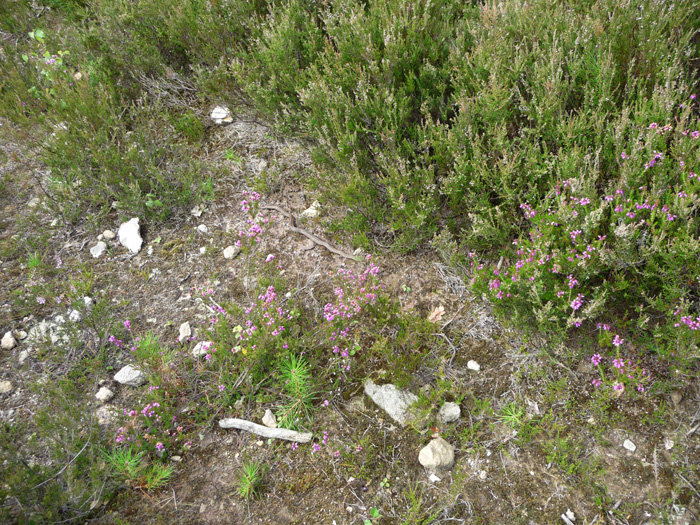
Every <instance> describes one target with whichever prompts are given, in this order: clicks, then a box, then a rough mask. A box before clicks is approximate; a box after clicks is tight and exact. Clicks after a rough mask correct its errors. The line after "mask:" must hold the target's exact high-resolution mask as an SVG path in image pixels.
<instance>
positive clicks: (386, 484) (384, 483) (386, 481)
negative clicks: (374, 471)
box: [379, 477, 389, 489]
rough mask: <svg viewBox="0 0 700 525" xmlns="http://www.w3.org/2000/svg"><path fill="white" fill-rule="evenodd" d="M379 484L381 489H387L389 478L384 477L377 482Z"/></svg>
mask: <svg viewBox="0 0 700 525" xmlns="http://www.w3.org/2000/svg"><path fill="white" fill-rule="evenodd" d="M379 486H380V487H381V488H383V489H388V488H389V478H387V477H385V478H384V479H383V480H381V481H380V482H379Z"/></svg>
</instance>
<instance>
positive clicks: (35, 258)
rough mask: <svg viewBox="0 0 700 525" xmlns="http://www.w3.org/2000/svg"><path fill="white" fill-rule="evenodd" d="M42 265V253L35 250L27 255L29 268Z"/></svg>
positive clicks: (32, 268) (33, 268)
mask: <svg viewBox="0 0 700 525" xmlns="http://www.w3.org/2000/svg"><path fill="white" fill-rule="evenodd" d="M40 265H41V255H39V253H37V252H34V253H31V254H29V256H27V268H29V269H30V270H36V269H37V268H38V267H39V266H40Z"/></svg>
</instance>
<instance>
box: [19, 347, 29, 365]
mask: <svg viewBox="0 0 700 525" xmlns="http://www.w3.org/2000/svg"><path fill="white" fill-rule="evenodd" d="M28 357H29V350H22V351H21V352H20V353H19V364H20V365H23V364H24V362H25V361H26V360H27V358H28Z"/></svg>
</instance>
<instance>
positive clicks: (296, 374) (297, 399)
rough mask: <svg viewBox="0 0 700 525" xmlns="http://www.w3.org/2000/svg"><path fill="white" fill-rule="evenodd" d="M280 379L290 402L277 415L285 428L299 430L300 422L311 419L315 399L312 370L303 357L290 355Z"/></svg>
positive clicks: (281, 370) (282, 368)
mask: <svg viewBox="0 0 700 525" xmlns="http://www.w3.org/2000/svg"><path fill="white" fill-rule="evenodd" d="M280 378H281V380H282V382H283V385H284V391H285V394H286V395H287V398H288V399H289V401H288V402H287V403H285V404H284V405H283V406H282V408H280V410H279V411H278V413H277V417H278V420H279V425H280V426H281V427H283V428H297V426H298V425H299V422H300V421H307V420H310V419H311V403H312V401H313V399H314V395H315V392H314V390H313V376H312V373H311V368H310V367H309V365H308V363H307V362H306V360H304V358H303V357H296V356H295V355H290V356H289V357H288V358H287V359H286V360H284V361H283V362H282V365H281V367H280Z"/></svg>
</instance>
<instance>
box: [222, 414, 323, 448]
mask: <svg viewBox="0 0 700 525" xmlns="http://www.w3.org/2000/svg"><path fill="white" fill-rule="evenodd" d="M219 426H220V427H221V428H235V429H237V430H245V431H246V432H252V433H253V434H257V435H258V436H262V437H266V438H273V439H286V440H287V441H296V442H297V443H308V442H309V441H311V438H312V437H313V434H311V432H296V431H294V430H287V429H286V428H269V427H264V426H262V425H258V424H257V423H252V422H250V421H246V420H245V419H235V418H229V419H222V420H221V421H219Z"/></svg>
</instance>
